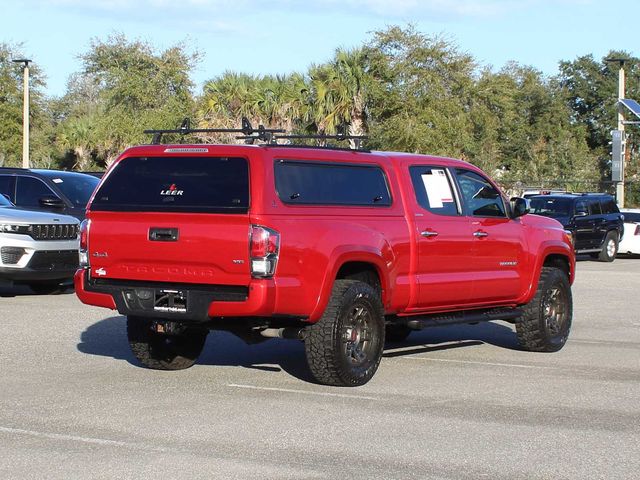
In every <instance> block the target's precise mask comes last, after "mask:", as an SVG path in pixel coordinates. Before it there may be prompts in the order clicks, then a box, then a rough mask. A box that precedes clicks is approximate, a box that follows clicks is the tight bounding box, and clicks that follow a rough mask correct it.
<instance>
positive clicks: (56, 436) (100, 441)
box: [0, 426, 169, 452]
mask: <svg viewBox="0 0 640 480" xmlns="http://www.w3.org/2000/svg"><path fill="white" fill-rule="evenodd" d="M0 432H3V433H12V434H15V435H27V436H31V437H39V438H48V439H50V440H65V441H72V442H82V443H90V444H94V445H103V446H111V447H126V448H134V449H137V450H147V451H154V452H167V451H169V450H167V449H166V448H161V447H155V446H152V445H146V444H144V443H134V442H121V441H119V440H107V439H106V438H94V437H81V436H78V435H67V434H63V433H51V432H39V431H37V430H24V429H22V428H11V427H2V426H0Z"/></svg>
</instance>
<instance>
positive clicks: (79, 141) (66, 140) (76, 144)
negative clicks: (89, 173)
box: [57, 117, 93, 171]
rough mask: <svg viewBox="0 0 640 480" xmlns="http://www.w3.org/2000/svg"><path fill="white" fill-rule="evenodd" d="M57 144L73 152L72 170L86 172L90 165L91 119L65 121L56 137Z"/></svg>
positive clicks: (78, 118)
mask: <svg viewBox="0 0 640 480" xmlns="http://www.w3.org/2000/svg"><path fill="white" fill-rule="evenodd" d="M57 142H58V144H59V145H60V146H62V147H63V148H65V149H67V150H70V151H72V152H73V154H74V156H75V158H76V161H75V164H74V166H73V168H74V170H80V171H83V170H87V169H88V167H89V166H90V165H91V152H92V145H93V131H92V121H91V117H76V118H71V119H69V120H67V121H66V122H65V123H64V125H63V128H62V131H61V132H60V134H59V135H58V138H57Z"/></svg>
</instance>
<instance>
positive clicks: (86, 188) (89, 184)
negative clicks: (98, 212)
mask: <svg viewBox="0 0 640 480" xmlns="http://www.w3.org/2000/svg"><path fill="white" fill-rule="evenodd" d="M40 173H41V174H43V175H45V176H47V177H49V179H50V180H51V181H52V182H53V183H55V184H56V186H57V187H58V188H59V189H60V190H62V193H63V194H64V196H65V197H67V198H68V199H69V200H70V201H71V203H73V205H74V206H76V207H82V208H84V207H86V206H87V202H88V201H89V198H90V197H91V194H92V193H93V191H94V190H95V188H96V185H98V183H100V179H99V178H96V177H94V176H91V175H84V174H78V173H70V172H56V171H47V172H40Z"/></svg>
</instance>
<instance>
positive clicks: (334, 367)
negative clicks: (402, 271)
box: [305, 280, 385, 387]
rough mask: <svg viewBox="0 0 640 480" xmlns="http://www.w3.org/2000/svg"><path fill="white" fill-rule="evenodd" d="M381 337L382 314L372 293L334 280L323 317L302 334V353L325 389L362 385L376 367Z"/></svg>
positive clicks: (357, 284)
mask: <svg viewBox="0 0 640 480" xmlns="http://www.w3.org/2000/svg"><path fill="white" fill-rule="evenodd" d="M384 334H385V327H384V312H383V308H382V302H381V300H380V295H379V293H378V292H377V291H376V289H374V288H373V287H371V286H370V285H368V284H366V283H363V282H360V281H357V280H336V282H335V284H334V286H333V290H332V292H331V298H330V299H329V304H328V305H327V308H326V309H325V311H324V314H323V315H322V317H321V318H320V320H318V322H317V323H315V324H314V325H312V326H310V327H308V329H307V331H306V335H305V352H306V356H307V363H308V364H309V369H310V370H311V373H312V375H313V376H314V378H315V379H316V380H317V381H318V382H319V383H323V384H325V385H333V386H342V387H355V386H358V385H364V384H365V383H367V382H368V381H369V380H370V379H371V377H373V375H374V373H375V372H376V370H377V369H378V365H380V359H381V358H382V351H383V348H384Z"/></svg>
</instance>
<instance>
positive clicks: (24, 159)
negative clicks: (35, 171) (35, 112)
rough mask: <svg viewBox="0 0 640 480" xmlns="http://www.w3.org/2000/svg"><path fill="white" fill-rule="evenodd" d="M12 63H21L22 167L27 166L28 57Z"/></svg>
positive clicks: (17, 59)
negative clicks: (22, 96)
mask: <svg viewBox="0 0 640 480" xmlns="http://www.w3.org/2000/svg"><path fill="white" fill-rule="evenodd" d="M11 61H12V62H14V63H22V64H23V73H24V76H23V77H24V79H23V86H22V90H23V94H24V99H23V104H22V168H29V63H31V60H29V59H28V58H16V59H14V60H11Z"/></svg>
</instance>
